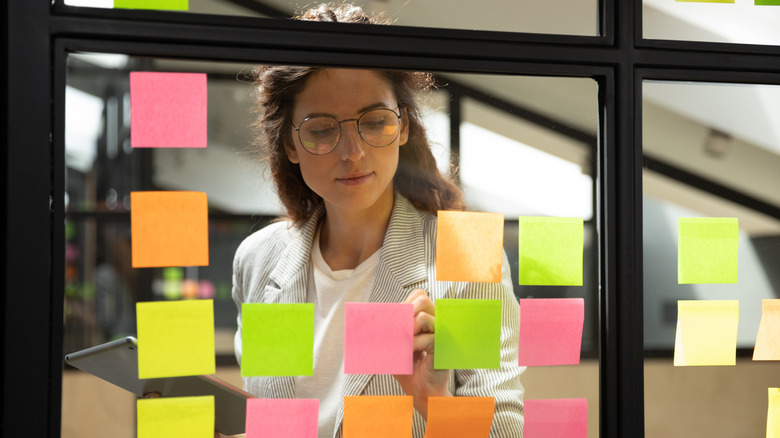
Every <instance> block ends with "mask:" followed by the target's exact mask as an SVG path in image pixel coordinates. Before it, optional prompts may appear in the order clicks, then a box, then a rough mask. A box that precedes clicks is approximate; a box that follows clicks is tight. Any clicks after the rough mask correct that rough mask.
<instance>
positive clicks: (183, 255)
mask: <svg viewBox="0 0 780 438" xmlns="http://www.w3.org/2000/svg"><path fill="white" fill-rule="evenodd" d="M130 206H131V207H130V229H131V232H132V252H133V257H132V258H133V267H134V268H151V267H167V266H208V264H209V217H208V200H207V199H206V194H205V193H202V192H175V191H164V192H132V193H130Z"/></svg>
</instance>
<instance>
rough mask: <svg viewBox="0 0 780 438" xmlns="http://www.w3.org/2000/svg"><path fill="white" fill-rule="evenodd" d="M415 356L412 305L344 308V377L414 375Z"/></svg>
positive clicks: (347, 306) (366, 304)
mask: <svg viewBox="0 0 780 438" xmlns="http://www.w3.org/2000/svg"><path fill="white" fill-rule="evenodd" d="M413 354H414V305H413V304H411V303H346V304H345V305H344V373H345V374H412V360H413V357H412V356H413Z"/></svg>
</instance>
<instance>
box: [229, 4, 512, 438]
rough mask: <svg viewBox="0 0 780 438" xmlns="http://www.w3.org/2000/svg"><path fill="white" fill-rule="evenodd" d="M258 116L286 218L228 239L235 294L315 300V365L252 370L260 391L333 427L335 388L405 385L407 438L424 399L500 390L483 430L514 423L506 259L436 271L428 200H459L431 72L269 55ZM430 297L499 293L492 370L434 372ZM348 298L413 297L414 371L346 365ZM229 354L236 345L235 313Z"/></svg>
mask: <svg viewBox="0 0 780 438" xmlns="http://www.w3.org/2000/svg"><path fill="white" fill-rule="evenodd" d="M299 18H300V19H304V20H317V21H343V22H357V23H372V20H371V19H369V18H368V17H367V16H366V15H365V14H363V12H362V11H361V10H360V8H357V7H354V6H348V5H344V6H339V7H335V8H333V7H330V6H327V5H322V6H319V7H317V8H315V9H312V10H310V11H309V12H307V13H306V14H304V15H303V16H302V17H299ZM256 74H257V85H258V90H259V96H258V109H259V112H260V114H261V116H260V118H259V120H258V122H257V124H256V128H257V130H258V139H259V141H260V143H261V144H260V146H261V148H262V150H263V153H264V155H265V156H266V157H267V158H268V160H269V162H270V169H271V174H272V176H273V178H274V182H275V185H276V188H277V191H278V193H279V196H280V198H281V200H282V202H283V203H284V205H285V207H286V209H287V212H288V218H287V220H286V221H283V222H277V223H275V224H272V225H270V226H268V227H266V228H264V229H262V230H260V231H258V232H256V233H254V234H253V235H251V236H249V237H248V238H247V239H246V240H245V241H244V242H243V243H242V244H241V246H240V247H239V248H238V250H237V251H236V257H235V260H234V266H233V272H234V281H233V298H234V300H235V302H236V304H237V306H238V308H239V312H240V310H241V304H242V303H295V302H299V303H301V302H310V303H314V306H315V314H316V316H315V347H314V348H315V351H314V375H313V376H307V377H247V378H245V379H244V386H245V389H246V390H247V391H249V392H251V393H253V394H255V395H256V396H258V397H263V398H317V399H320V421H319V436H320V437H321V438H322V437H334V436H336V437H340V436H341V433H342V427H341V425H342V420H343V400H344V397H345V396H352V395H404V394H406V395H412V396H413V399H414V407H415V414H414V436H415V437H422V436H423V434H424V429H425V419H426V416H427V399H428V397H435V396H453V395H454V396H483V397H484V396H490V397H495V398H496V414H495V417H494V421H493V427H492V431H491V436H495V437H499V436H502V437H510V436H511V437H519V436H521V435H522V394H523V390H522V386H521V385H520V382H519V376H520V373H521V371H522V368H520V367H518V366H517V342H518V338H517V336H518V334H517V331H518V318H519V315H518V312H519V310H518V304H517V301H516V300H515V299H514V296H513V295H512V292H511V291H512V288H511V283H510V280H509V268H508V263H507V260H506V257H504V264H503V265H504V266H503V281H502V283H497V284H484V283H454V282H437V281H436V272H435V264H436V263H435V256H436V255H435V246H436V245H435V239H436V217H435V214H436V211H437V210H448V209H450V210H451V209H461V208H462V203H461V193H460V192H459V190H458V189H457V188H456V187H455V186H454V185H453V184H452V183H451V182H449V181H448V180H446V179H445V178H444V177H442V176H441V174H440V173H439V171H438V169H437V167H436V163H435V160H434V158H433V155H432V153H431V150H430V147H429V144H428V141H427V138H426V135H425V129H424V128H423V126H422V124H421V123H420V109H419V108H418V106H417V104H416V103H415V101H414V94H415V92H416V91H417V90H419V89H422V88H427V87H428V86H430V84H431V78H430V75H428V74H423V73H411V72H399V71H372V70H351V69H336V68H312V67H290V66H265V67H261V68H259V69H257V71H256ZM438 298H481V299H501V300H502V302H503V306H502V344H501V355H502V357H501V368H500V369H499V370H454V371H450V370H435V369H434V367H433V355H434V351H435V350H434V345H433V339H434V335H433V328H434V318H435V305H434V303H435V300H436V299H438ZM354 301H371V302H408V303H412V304H413V307H414V313H415V323H414V325H415V327H414V329H415V338H414V349H415V354H414V373H413V374H412V375H404V376H386V375H376V376H370V375H344V373H343V350H342V348H343V308H344V303H346V302H354ZM238 322H239V330H238V333H237V334H236V354H237V357H238V358H239V361H240V357H241V315H240V314H239V318H238Z"/></svg>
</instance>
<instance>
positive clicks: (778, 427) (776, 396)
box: [766, 388, 780, 438]
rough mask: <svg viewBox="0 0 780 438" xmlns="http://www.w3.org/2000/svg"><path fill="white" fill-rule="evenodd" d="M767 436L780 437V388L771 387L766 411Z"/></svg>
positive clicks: (771, 437) (769, 437) (770, 437)
mask: <svg viewBox="0 0 780 438" xmlns="http://www.w3.org/2000/svg"><path fill="white" fill-rule="evenodd" d="M766 438H780V388H769V408H768V409H767V413H766Z"/></svg>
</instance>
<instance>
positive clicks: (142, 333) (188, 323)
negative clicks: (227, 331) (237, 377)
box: [136, 300, 216, 379]
mask: <svg viewBox="0 0 780 438" xmlns="http://www.w3.org/2000/svg"><path fill="white" fill-rule="evenodd" d="M136 318H137V329H138V377H139V378H141V379H152V378H157V377H175V376H194V375H199V374H214V373H215V372H216V365H215V359H214V302H213V301H212V300H191V301H155V302H144V303H136Z"/></svg>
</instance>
